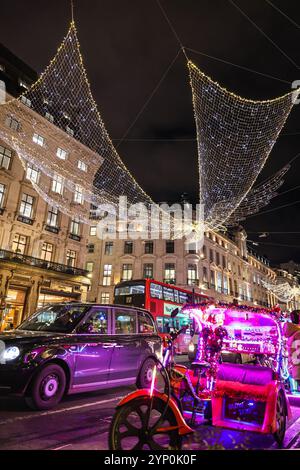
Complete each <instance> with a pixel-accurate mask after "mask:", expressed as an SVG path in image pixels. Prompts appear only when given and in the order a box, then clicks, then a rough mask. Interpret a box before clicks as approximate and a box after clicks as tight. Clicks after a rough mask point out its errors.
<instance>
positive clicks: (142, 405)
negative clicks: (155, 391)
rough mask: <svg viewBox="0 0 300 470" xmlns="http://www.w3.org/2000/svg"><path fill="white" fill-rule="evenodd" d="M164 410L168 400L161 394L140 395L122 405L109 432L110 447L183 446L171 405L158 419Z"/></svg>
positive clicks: (162, 447) (174, 447)
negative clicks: (156, 395) (161, 396)
mask: <svg viewBox="0 0 300 470" xmlns="http://www.w3.org/2000/svg"><path fill="white" fill-rule="evenodd" d="M150 410H151V412H150ZM164 410H165V402H164V401H162V400H161V399H159V398H157V397H154V398H152V399H151V398H150V397H139V398H136V399H134V400H132V401H130V402H128V403H126V404H125V405H123V406H121V407H120V408H118V409H117V410H116V413H115V415H114V417H113V420H112V423H111V427H110V432H109V447H110V449H111V450H144V449H145V450H168V449H170V450H178V449H181V441H182V438H181V436H179V434H178V429H177V422H176V419H175V416H174V413H173V412H172V410H171V408H169V407H168V409H167V410H166V412H165V414H164V415H163V418H162V419H161V420H160V421H159V422H158V420H159V418H161V417H162V413H163V412H164Z"/></svg>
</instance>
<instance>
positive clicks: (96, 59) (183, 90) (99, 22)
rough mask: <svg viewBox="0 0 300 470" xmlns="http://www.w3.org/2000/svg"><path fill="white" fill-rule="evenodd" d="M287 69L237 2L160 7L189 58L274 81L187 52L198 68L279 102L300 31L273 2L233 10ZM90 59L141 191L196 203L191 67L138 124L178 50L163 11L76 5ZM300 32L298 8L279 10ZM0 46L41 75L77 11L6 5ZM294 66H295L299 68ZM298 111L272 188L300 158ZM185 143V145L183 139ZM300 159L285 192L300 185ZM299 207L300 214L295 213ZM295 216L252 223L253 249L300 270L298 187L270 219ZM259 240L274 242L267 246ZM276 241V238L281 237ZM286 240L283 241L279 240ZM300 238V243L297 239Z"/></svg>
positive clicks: (45, 2)
mask: <svg viewBox="0 0 300 470" xmlns="http://www.w3.org/2000/svg"><path fill="white" fill-rule="evenodd" d="M234 2H235V4H236V5H238V7H239V8H240V9H242V10H243V12H245V13H246V14H247V15H248V17H250V18H251V20H252V21H253V22H255V24H256V25H257V26H258V27H259V28H260V29H262V30H263V32H264V33H265V34H266V35H268V36H269V37H270V38H271V39H272V41H274V42H275V43H276V44H277V45H278V46H279V47H280V49H282V51H283V52H284V53H285V54H286V55H287V56H289V57H290V58H291V60H289V59H288V58H287V57H286V56H285V55H284V54H283V53H282V52H280V51H279V50H278V49H276V47H275V46H274V45H272V44H271V42H269V41H268V39H267V38H266V37H265V36H264V35H263V34H262V33H261V32H259V31H258V29H256V28H255V26H254V25H253V24H251V22H250V21H249V20H247V19H246V18H245V17H244V16H243V15H242V14H241V12H240V11H238V10H237V9H236V8H235V6H234V5H233V4H232V3H230V1H229V0H161V4H162V6H163V8H164V9H165V11H166V12H167V15H168V17H169V19H170V20H171V22H172V24H173V26H174V28H175V30H176V32H177V34H178V36H179V38H180V40H181V43H182V44H183V45H184V46H185V47H187V48H190V49H194V50H197V51H199V52H201V53H204V54H207V55H210V56H214V57H217V58H219V59H222V60H225V61H228V62H232V63H234V64H238V65H240V66H243V67H246V68H250V69H254V70H256V71H259V72H261V73H263V74H268V75H272V76H273V77H276V78H278V79H280V80H275V79H271V78H266V77H263V76H261V75H258V74H255V73H252V72H249V71H245V70H241V69H239V68H237V67H234V66H232V65H229V64H225V63H223V62H220V61H217V60H215V59H211V58H208V57H205V56H204V55H200V54H196V53H195V52H191V51H188V50H187V54H188V56H189V58H190V59H191V60H193V61H194V62H195V64H196V65H197V66H198V67H199V68H201V69H202V70H203V72H205V73H206V74H207V75H210V76H211V77H212V78H213V79H214V80H216V81H218V82H219V83H220V84H221V85H222V86H225V87H226V88H227V89H229V90H231V91H234V92H235V93H237V94H240V95H241V96H244V97H246V98H252V99H270V98H274V97H276V96H279V95H282V94H284V93H287V92H289V91H290V90H291V83H292V82H293V81H294V80H300V68H299V67H297V65H296V64H297V63H299V64H300V58H299V43H300V27H299V26H298V27H297V24H293V23H292V22H291V21H289V20H288V18H286V17H284V16H283V15H282V14H281V13H280V12H278V11H277V10H276V9H275V8H274V7H272V5H270V3H268V1H267V0H252V1H251V2H250V1H249V0H234ZM74 3H75V21H76V24H77V29H78V34H79V40H80V43H81V51H82V54H83V57H84V61H85V66H86V68H87V73H88V76H89V80H90V82H91V87H92V91H93V94H94V97H95V100H96V102H97V103H98V107H99V110H100V113H101V115H102V117H103V119H104V122H105V124H106V127H107V130H108V132H109V134H110V136H111V137H112V139H116V142H115V144H116V145H118V140H117V139H121V138H122V137H123V136H124V135H125V134H126V139H125V140H124V141H123V142H122V143H121V145H120V146H119V148H118V151H119V153H120V155H121V157H122V159H123V161H124V162H125V163H126V165H127V166H128V168H129V169H130V170H131V171H132V173H133V174H134V175H135V177H136V179H137V180H138V181H139V183H140V184H141V186H142V187H143V189H145V191H146V192H148V193H149V194H150V195H151V196H152V198H153V199H154V200H156V201H165V200H168V201H174V202H175V201H178V200H179V198H180V195H181V194H182V193H183V192H186V193H187V194H188V196H189V198H190V200H191V201H194V202H197V192H198V174H197V173H198V167H197V146H196V141H195V124H194V117H193V109H192V98H191V90H190V87H189V82H188V73H187V67H186V59H185V57H184V55H183V53H182V52H180V54H179V56H178V57H177V60H176V61H175V63H174V65H173V66H172V68H171V69H170V70H169V72H168V74H167V76H166V78H165V79H164V81H163V82H162V84H161V85H160V86H159V88H158V89H157V90H156V92H155V94H154V95H153V97H152V99H151V100H150V101H149V103H148V104H147V106H146V107H145V109H144V110H143V112H142V113H141V114H140V116H139V118H138V119H137V121H136V122H135V124H134V125H133V126H132V127H131V129H130V131H129V132H128V133H127V131H128V129H129V128H130V126H131V125H132V123H133V121H134V120H135V118H136V116H137V114H138V113H139V112H140V110H141V109H142V107H143V106H144V104H145V102H146V100H147V99H148V98H149V97H150V95H151V94H152V92H153V90H154V89H155V87H156V86H157V84H158V83H159V81H160V80H161V78H162V76H163V74H164V73H165V71H166V70H167V68H168V67H169V65H170V63H171V62H172V60H173V59H174V57H175V56H176V53H177V52H178V50H179V48H180V46H179V44H178V42H177V40H176V38H175V37H174V34H173V33H172V31H171V29H170V27H169V25H168V23H167V22H166V19H165V18H164V16H163V14H162V12H161V10H160V9H159V6H158V3H157V1H156V0H130V1H128V0H127V1H124V0H75V2H74ZM272 3H273V5H275V6H276V7H277V8H279V9H280V10H281V11H282V12H283V13H284V14H285V15H287V16H288V17H289V18H291V20H292V21H294V22H296V23H298V24H300V2H299V0H289V1H288V2H287V1H286V0H272ZM0 6H1V10H0V11H1V30H0V41H1V42H2V43H3V44H4V45H5V46H6V47H8V48H9V49H11V50H12V52H14V53H15V54H16V55H17V56H19V57H20V58H21V59H23V60H24V61H25V62H26V63H28V65H30V66H31V67H32V68H34V69H35V70H36V71H37V72H42V71H43V69H44V68H45V67H46V66H47V64H48V62H49V61H50V60H51V58H52V57H53V56H54V54H55V51H56V49H57V47H58V45H59V44H60V42H61V40H62V38H63V36H64V35H65V34H66V32H67V29H68V23H69V21H70V15H71V13H70V2H69V1H68V0H51V1H50V0H26V1H24V0H10V1H9V2H4V1H3V0H2V2H1V5H0ZM293 62H295V64H293ZM299 118H300V104H299V105H297V106H295V107H294V108H293V110H292V113H291V115H290V117H289V119H288V122H287V123H286V126H285V127H284V129H283V131H282V134H281V136H280V138H279V140H278V141H277V143H276V145H275V147H274V148H273V151H272V153H271V156H270V158H269V160H268V162H267V164H266V166H265V168H264V170H263V172H262V174H261V179H265V178H266V177H268V176H270V175H271V174H272V173H274V172H275V171H277V170H278V169H280V168H281V167H282V166H284V164H286V163H287V162H289V161H290V160H291V159H292V158H293V157H295V156H296V155H297V153H298V152H300V146H299V142H300V123H299ZM174 139H176V140H174ZM299 174H300V157H299V158H298V159H297V160H295V161H294V163H293V164H292V168H291V170H290V171H289V173H288V174H287V176H286V178H285V184H284V185H283V186H282V187H281V188H280V190H279V193H283V192H285V191H287V190H289V189H291V188H294V187H295V186H298V185H299V186H300V178H299ZM296 202H297V203H296ZM291 203H294V204H293V205H291V206H288V207H284V208H282V209H279V210H276V211H272V212H269V213H266V214H261V215H256V216H252V217H250V218H249V219H248V220H247V221H246V222H244V223H243V225H244V226H245V228H246V230H247V231H248V233H249V235H248V237H249V239H250V240H253V241H258V242H259V246H254V247H253V248H254V249H255V250H256V251H257V252H259V253H260V254H265V255H266V256H267V257H268V258H269V259H270V260H271V262H272V263H273V264H276V263H279V262H284V261H288V260H289V259H294V260H295V261H297V262H300V240H299V234H300V188H298V189H296V190H293V191H289V192H288V193H286V194H283V195H281V196H277V197H276V198H275V199H274V200H273V201H272V203H271V204H270V205H269V206H268V207H266V208H265V209H263V211H269V210H271V209H274V208H277V207H279V206H285V205H289V204H291ZM259 232H270V233H269V235H268V236H267V237H266V238H258V235H259ZM272 232H277V233H272ZM278 232H280V233H278ZM287 232H297V233H287Z"/></svg>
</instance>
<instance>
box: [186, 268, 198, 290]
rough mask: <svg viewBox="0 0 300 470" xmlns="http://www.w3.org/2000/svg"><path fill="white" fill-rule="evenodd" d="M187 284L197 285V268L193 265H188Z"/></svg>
mask: <svg viewBox="0 0 300 470" xmlns="http://www.w3.org/2000/svg"><path fill="white" fill-rule="evenodd" d="M187 275H188V276H187V283H188V285H189V286H193V285H195V284H197V266H196V265H195V264H189V265H188V271H187Z"/></svg>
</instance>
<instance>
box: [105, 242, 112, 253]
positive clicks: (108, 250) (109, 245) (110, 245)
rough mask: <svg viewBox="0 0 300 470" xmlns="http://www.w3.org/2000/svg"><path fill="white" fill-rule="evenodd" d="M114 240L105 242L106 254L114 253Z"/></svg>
mask: <svg viewBox="0 0 300 470" xmlns="http://www.w3.org/2000/svg"><path fill="white" fill-rule="evenodd" d="M113 246H114V244H113V242H106V243H105V248H104V254H105V255H112V253H113Z"/></svg>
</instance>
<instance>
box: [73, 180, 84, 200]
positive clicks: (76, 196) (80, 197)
mask: <svg viewBox="0 0 300 470" xmlns="http://www.w3.org/2000/svg"><path fill="white" fill-rule="evenodd" d="M74 202H76V203H77V204H82V203H83V192H82V187H81V186H79V184H76V185H75V192H74Z"/></svg>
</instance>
